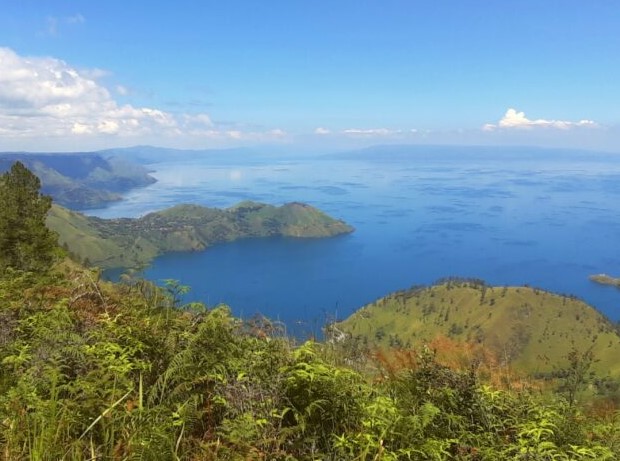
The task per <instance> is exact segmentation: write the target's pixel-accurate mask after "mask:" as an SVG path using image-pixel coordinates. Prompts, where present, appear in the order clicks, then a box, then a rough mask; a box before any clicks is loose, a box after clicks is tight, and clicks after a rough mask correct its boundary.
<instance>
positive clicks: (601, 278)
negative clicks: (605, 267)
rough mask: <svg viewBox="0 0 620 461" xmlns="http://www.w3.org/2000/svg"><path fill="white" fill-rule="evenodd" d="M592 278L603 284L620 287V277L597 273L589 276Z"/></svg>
mask: <svg viewBox="0 0 620 461" xmlns="http://www.w3.org/2000/svg"><path fill="white" fill-rule="evenodd" d="M588 278H589V279H590V280H592V281H593V282H596V283H600V284H601V285H611V286H614V287H616V288H620V277H612V276H610V275H607V274H595V275H591V276H590V277H588Z"/></svg>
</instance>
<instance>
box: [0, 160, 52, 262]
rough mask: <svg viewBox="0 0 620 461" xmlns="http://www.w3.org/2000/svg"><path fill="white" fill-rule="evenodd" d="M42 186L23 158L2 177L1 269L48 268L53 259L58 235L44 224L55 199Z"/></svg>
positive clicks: (0, 182) (0, 207)
mask: <svg viewBox="0 0 620 461" xmlns="http://www.w3.org/2000/svg"><path fill="white" fill-rule="evenodd" d="M40 189H41V181H40V180H39V178H37V177H36V176H35V175H34V174H33V173H32V172H30V170H28V168H26V167H25V166H24V165H23V164H22V163H21V162H15V163H14V164H13V166H12V167H11V169H10V170H9V171H7V172H6V173H4V174H3V175H2V176H1V177H0V273H4V272H5V271H6V269H7V268H12V269H16V270H22V271H45V270H47V269H49V267H50V266H51V265H52V263H53V262H54V257H55V254H56V249H57V246H58V236H57V235H56V233H54V232H52V231H50V230H49V229H48V228H47V227H46V225H45V219H46V217H47V212H48V211H49V209H50V207H51V206H52V199H51V197H49V196H46V195H41V193H40Z"/></svg>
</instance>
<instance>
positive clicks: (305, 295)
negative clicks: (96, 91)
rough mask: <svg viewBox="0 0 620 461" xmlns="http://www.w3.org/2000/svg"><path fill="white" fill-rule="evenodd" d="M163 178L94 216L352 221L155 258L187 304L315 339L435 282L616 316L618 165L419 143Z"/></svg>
mask: <svg viewBox="0 0 620 461" xmlns="http://www.w3.org/2000/svg"><path fill="white" fill-rule="evenodd" d="M151 168H152V169H153V170H154V173H153V174H154V176H155V177H157V179H158V182H157V183H155V184H153V185H151V186H149V187H146V188H143V189H138V190H134V191H132V192H131V193H129V194H127V196H126V198H125V200H124V201H122V202H119V203H116V204H114V205H113V206H110V207H108V208H105V209H101V210H91V211H90V212H89V214H93V215H97V216H101V217H118V216H134V217H135V216H140V215H143V214H145V213H147V212H150V211H155V210H158V209H162V208H165V207H168V206H172V205H174V204H178V203H197V204H202V205H207V206H214V207H227V206H231V205H233V204H235V203H237V202H239V201H241V200H246V199H250V200H257V201H262V202H267V203H271V204H276V205H278V204H282V203H285V202H289V201H303V202H307V203H309V204H311V205H314V206H317V207H319V208H321V209H322V210H324V211H325V212H327V213H329V214H331V215H332V216H334V217H337V218H341V219H344V220H345V221H346V222H348V223H350V224H352V225H353V226H355V228H356V231H355V232H354V233H353V234H351V235H346V236H340V237H336V238H330V239H317V240H315V239H286V238H275V239H254V240H245V241H239V242H235V243H230V244H223V245H219V246H216V247H213V248H211V249H208V250H207V251H204V252H201V253H174V254H167V255H164V256H161V257H159V258H157V260H155V261H154V263H153V264H152V266H151V267H150V268H149V269H147V270H146V271H145V273H144V275H145V277H146V278H149V279H153V280H157V281H159V280H162V279H176V280H179V281H180V282H181V283H182V284H186V285H190V286H191V287H192V291H191V294H190V296H189V297H188V299H189V300H200V301H203V302H206V303H207V304H208V305H214V304H218V303H226V304H229V305H230V306H231V307H232V309H233V312H234V313H235V314H237V315H242V316H244V317H249V316H251V315H253V314H255V313H262V314H264V315H267V316H269V317H271V318H273V319H279V320H282V321H283V322H285V324H286V325H287V326H288V327H289V329H290V330H294V331H295V332H296V333H297V334H299V333H300V332H301V333H302V334H306V333H307V334H318V333H319V332H320V327H321V326H322V325H323V324H324V322H325V321H326V320H331V319H333V318H334V317H337V318H344V317H346V316H348V315H349V314H351V313H352V312H353V311H354V310H355V309H356V308H358V307H360V306H362V305H364V304H365V303H368V302H370V301H373V300H374V299H376V298H378V297H381V296H383V295H385V294H387V293H389V292H391V291H394V290H398V289H403V288H407V287H409V286H411V285H418V284H430V283H432V282H434V281H436V280H437V279H439V278H442V277H448V276H461V277H477V278H482V279H484V280H486V281H487V282H488V283H490V284H494V285H522V284H528V285H531V286H537V287H541V288H544V289H548V290H552V291H555V292H561V293H568V294H573V295H576V296H578V297H580V298H582V299H584V300H585V301H586V302H588V303H590V304H592V305H594V306H595V307H597V308H599V309H600V310H601V311H603V312H604V313H605V314H606V315H607V316H609V317H610V318H611V319H613V320H620V290H617V289H615V288H613V287H605V286H600V285H597V284H594V283H592V282H590V281H589V280H588V275H590V274H593V273H600V272H605V273H609V274H612V275H614V274H616V275H620V252H619V251H618V250H619V249H620V156H614V155H605V154H594V153H587V152H581V153H579V152H562V151H557V152H555V151H540V150H532V149H525V148H523V149H510V150H501V149H500V150H498V151H497V152H494V151H493V150H492V149H488V148H485V149H481V151H480V152H478V151H476V149H473V148H467V149H462V150H460V149H459V148H451V149H447V150H446V151H445V152H444V151H439V152H433V151H432V149H431V150H430V151H426V150H424V148H417V149H414V150H412V152H408V151H407V149H404V150H403V149H401V151H399V152H398V153H397V155H387V154H382V152H381V150H380V149H379V150H378V151H377V152H374V151H372V152H370V153H366V155H359V156H357V157H319V158H309V157H304V158H294V157H292V158H288V159H287V158H275V157H262V158H258V157H248V158H246V159H240V158H238V157H236V158H231V159H226V158H223V157H221V156H220V157H217V158H212V157H209V156H196V158H194V159H188V158H184V159H183V160H175V161H170V162H163V163H157V164H153V165H151Z"/></svg>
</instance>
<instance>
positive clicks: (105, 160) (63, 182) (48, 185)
mask: <svg viewBox="0 0 620 461" xmlns="http://www.w3.org/2000/svg"><path fill="white" fill-rule="evenodd" d="M16 161H20V162H22V164H24V165H25V166H26V167H27V168H28V169H29V170H30V171H32V172H33V173H34V174H35V175H37V177H38V178H39V179H40V180H41V191H42V192H43V193H44V194H47V195H50V196H51V197H52V198H53V199H54V202H55V203H58V204H60V205H63V206H66V207H69V208H71V209H76V210H80V209H86V208H96V207H100V206H103V205H105V204H106V203H109V202H113V201H116V200H120V199H121V193H122V192H126V191H127V190H129V189H132V188H134V187H142V186H146V185H148V184H152V183H153V182H155V178H153V177H152V176H150V175H149V174H148V170H147V169H146V168H145V167H144V166H142V165H139V164H137V163H134V162H132V161H130V160H127V159H125V158H122V157H119V156H111V155H101V154H98V153H71V154H33V153H21V152H4V153H0V173H1V172H4V171H7V170H8V169H9V168H11V165H13V163H14V162H16Z"/></svg>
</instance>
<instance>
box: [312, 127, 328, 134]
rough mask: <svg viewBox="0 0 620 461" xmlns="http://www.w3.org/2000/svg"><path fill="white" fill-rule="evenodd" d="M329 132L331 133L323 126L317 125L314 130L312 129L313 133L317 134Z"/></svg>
mask: <svg viewBox="0 0 620 461" xmlns="http://www.w3.org/2000/svg"><path fill="white" fill-rule="evenodd" d="M330 133H331V130H328V129H327V128H323V127H318V128H317V129H316V130H314V134H319V135H326V134H330Z"/></svg>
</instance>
